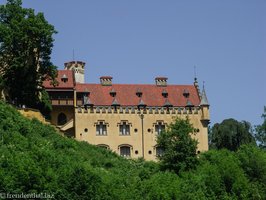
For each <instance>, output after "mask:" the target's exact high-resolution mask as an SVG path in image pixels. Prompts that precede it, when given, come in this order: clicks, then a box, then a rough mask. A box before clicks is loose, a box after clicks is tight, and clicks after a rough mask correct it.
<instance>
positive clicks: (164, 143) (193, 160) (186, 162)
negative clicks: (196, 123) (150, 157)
mask: <svg viewBox="0 0 266 200" xmlns="http://www.w3.org/2000/svg"><path fill="white" fill-rule="evenodd" d="M195 132H196V131H195V129H194V128H193V126H192V124H190V122H189V120H188V119H186V120H183V119H179V118H177V119H176V121H175V122H174V123H171V124H170V125H169V126H168V127H167V130H166V131H163V132H162V133H161V134H160V135H158V138H157V144H158V147H160V148H162V149H163V154H162V155H160V156H158V158H159V160H160V163H161V165H162V168H163V169H166V170H173V171H175V172H176V173H179V172H180V171H186V170H189V169H193V168H195V166H196V165H197V162H198V160H197V153H196V151H197V145H198V141H197V140H195V139H193V138H192V137H191V134H194V133H195Z"/></svg>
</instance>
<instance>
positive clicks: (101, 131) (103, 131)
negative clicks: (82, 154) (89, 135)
mask: <svg viewBox="0 0 266 200" xmlns="http://www.w3.org/2000/svg"><path fill="white" fill-rule="evenodd" d="M94 126H95V127H96V135H98V136H106V135H107V126H108V123H105V121H98V122H97V123H95V124H94Z"/></svg>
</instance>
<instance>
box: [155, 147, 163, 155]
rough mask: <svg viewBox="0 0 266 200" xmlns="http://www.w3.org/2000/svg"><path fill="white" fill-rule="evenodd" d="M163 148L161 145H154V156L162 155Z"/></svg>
mask: <svg viewBox="0 0 266 200" xmlns="http://www.w3.org/2000/svg"><path fill="white" fill-rule="evenodd" d="M163 152H164V150H163V148H161V147H156V156H157V157H159V156H162V155H163Z"/></svg>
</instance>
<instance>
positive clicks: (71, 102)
mask: <svg viewBox="0 0 266 200" xmlns="http://www.w3.org/2000/svg"><path fill="white" fill-rule="evenodd" d="M51 102H52V105H53V106H74V100H73V99H51Z"/></svg>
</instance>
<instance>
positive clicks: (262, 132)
mask: <svg viewBox="0 0 266 200" xmlns="http://www.w3.org/2000/svg"><path fill="white" fill-rule="evenodd" d="M261 117H262V118H263V123H262V124H261V125H258V126H256V134H255V138H256V140H257V141H258V145H259V146H260V147H261V148H263V149H266V106H264V113H263V114H262V116H261Z"/></svg>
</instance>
